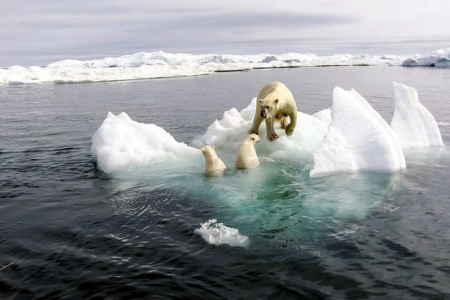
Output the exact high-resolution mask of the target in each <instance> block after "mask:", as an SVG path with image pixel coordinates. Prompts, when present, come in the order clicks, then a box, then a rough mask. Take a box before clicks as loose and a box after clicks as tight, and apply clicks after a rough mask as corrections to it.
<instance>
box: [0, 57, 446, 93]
mask: <svg viewBox="0 0 450 300" xmlns="http://www.w3.org/2000/svg"><path fill="white" fill-rule="evenodd" d="M449 61H450V48H447V49H441V50H437V51H435V52H432V53H430V54H428V55H424V56H422V55H418V54H416V55H414V56H412V57H408V56H397V55H382V56H380V55H367V54H361V55H350V54H336V55H331V56H317V55H315V54H311V53H306V54H301V53H285V54H281V55H272V54H257V55H224V54H205V55H192V54H183V53H176V54H173V53H165V52H163V51H157V52H149V53H147V52H140V53H136V54H133V55H124V56H120V57H107V58H103V59H98V60H89V61H79V60H72V59H67V60H62V61H58V62H54V63H51V64H49V65H47V66H45V67H39V66H31V67H22V66H12V67H9V68H5V69H2V68H0V84H28V83H42V82H53V83H76V82H99V81H119V80H135V79H152V78H168V77H186V76H200V75H207V74H211V73H213V72H231V71H244V70H250V69H267V68H295V67H320V66H375V65H392V66H398V65H402V64H403V65H404V66H439V67H450V64H449Z"/></svg>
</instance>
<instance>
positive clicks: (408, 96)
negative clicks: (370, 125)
mask: <svg viewBox="0 0 450 300" xmlns="http://www.w3.org/2000/svg"><path fill="white" fill-rule="evenodd" d="M394 94H395V111H394V117H393V118H392V122H391V126H392V128H393V129H394V131H395V133H396V135H397V138H398V140H399V142H400V144H401V146H402V147H403V148H425V147H430V146H442V145H444V142H443V141H442V137H441V133H440V131H439V126H438V124H437V123H436V120H435V119H434V117H433V115H432V114H431V113H430V112H429V111H428V109H426V107H425V106H423V105H422V103H420V102H419V96H418V94H417V90H416V89H414V88H412V87H409V86H407V85H404V84H397V83H395V82H394Z"/></svg>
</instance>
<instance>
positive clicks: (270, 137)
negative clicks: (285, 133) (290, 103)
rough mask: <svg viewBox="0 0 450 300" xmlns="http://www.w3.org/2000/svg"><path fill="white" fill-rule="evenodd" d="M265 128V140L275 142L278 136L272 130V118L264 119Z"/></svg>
mask: <svg viewBox="0 0 450 300" xmlns="http://www.w3.org/2000/svg"><path fill="white" fill-rule="evenodd" d="M266 128H267V139H268V140H269V141H274V140H276V139H277V138H278V137H279V136H278V135H277V133H276V132H275V129H274V128H273V118H266Z"/></svg>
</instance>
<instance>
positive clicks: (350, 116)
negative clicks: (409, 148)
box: [310, 87, 406, 177]
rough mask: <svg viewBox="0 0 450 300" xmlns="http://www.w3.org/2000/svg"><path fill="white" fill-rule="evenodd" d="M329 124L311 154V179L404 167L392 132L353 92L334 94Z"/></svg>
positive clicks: (337, 91) (376, 113)
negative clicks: (312, 163) (312, 159)
mask: <svg viewBox="0 0 450 300" xmlns="http://www.w3.org/2000/svg"><path fill="white" fill-rule="evenodd" d="M331 115H332V122H331V124H330V126H329V127H328V132H327V133H326V135H325V137H324V139H323V142H322V144H321V145H320V147H319V149H318V150H317V151H316V152H315V153H314V168H313V169H312V170H311V172H310V175H311V177H318V176H323V175H327V174H330V173H337V172H355V171H359V170H361V171H363V170H370V171H379V172H395V171H398V170H401V169H404V168H405V167H406V164H405V157H404V155H403V152H402V149H401V147H400V144H399V143H398V141H397V139H396V136H395V133H394V132H393V130H392V129H391V128H390V127H389V125H388V124H387V123H386V121H384V119H383V118H382V117H381V116H380V115H379V113H378V112H376V111H375V110H374V109H373V108H372V106H370V104H369V103H368V102H367V101H366V100H365V99H364V98H363V97H362V96H361V95H360V94H358V93H357V92H356V91H355V90H351V91H345V90H343V89H341V88H339V87H336V88H335V89H334V91H333V106H332V109H331Z"/></svg>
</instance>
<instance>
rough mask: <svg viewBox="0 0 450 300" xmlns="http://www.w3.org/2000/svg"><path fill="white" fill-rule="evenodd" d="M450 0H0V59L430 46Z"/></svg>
mask: <svg viewBox="0 0 450 300" xmlns="http://www.w3.org/2000/svg"><path fill="white" fill-rule="evenodd" d="M449 12H450V0H308V1H306V0H304V1H299V0H277V1H265V0H254V1H244V0H235V1H234V0H227V1H212V0H200V1H194V0H190V1H188V0H184V1H176V0H160V1H153V0H142V1H133V0H117V1H115V0H76V1H75V0H25V1H20V0H0V66H10V65H14V64H19V65H45V64H48V63H50V62H54V61H57V60H61V59H66V58H71V59H81V60H85V59H92V58H103V57H107V56H120V55H124V54H133V53H136V52H142V51H145V52H151V51H157V50H163V51H165V52H184V53H193V54H200V53H220V54H256V53H273V54H280V53H284V52H300V53H306V52H311V53H316V54H319V55H328V54H336V53H350V54H357V53H368V54H411V53H426V52H430V51H433V50H436V49H439V48H444V47H450V13H449Z"/></svg>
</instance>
